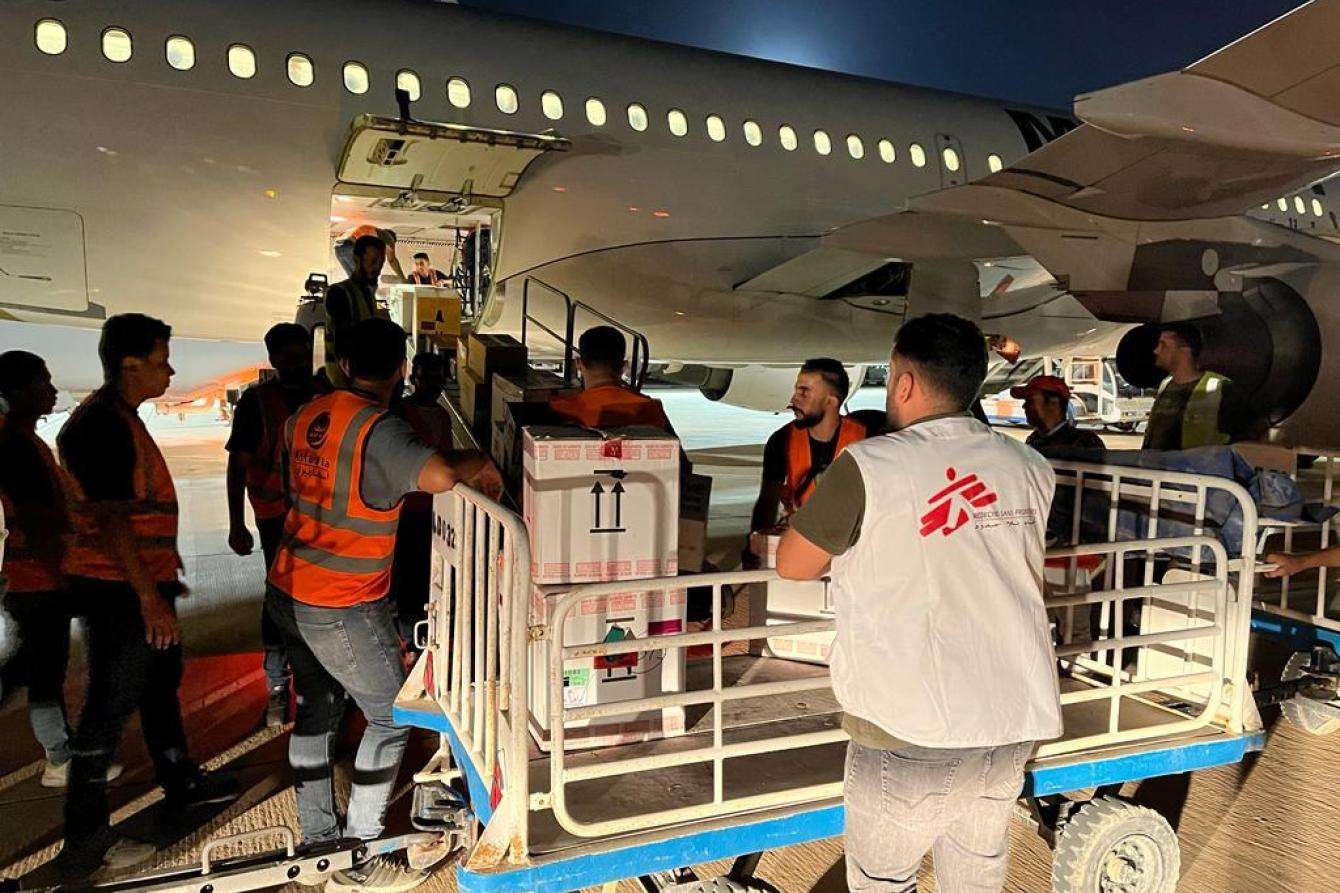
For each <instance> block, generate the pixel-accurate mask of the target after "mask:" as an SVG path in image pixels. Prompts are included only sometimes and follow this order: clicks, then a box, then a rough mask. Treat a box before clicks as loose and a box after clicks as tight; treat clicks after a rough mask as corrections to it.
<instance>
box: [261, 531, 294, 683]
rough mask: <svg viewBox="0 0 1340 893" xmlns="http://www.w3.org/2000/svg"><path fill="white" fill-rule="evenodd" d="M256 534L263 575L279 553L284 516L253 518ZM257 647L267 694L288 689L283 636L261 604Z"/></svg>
mask: <svg viewBox="0 0 1340 893" xmlns="http://www.w3.org/2000/svg"><path fill="white" fill-rule="evenodd" d="M256 532H257V533H259V534H260V539H261V554H262V555H264V556H265V572H266V573H267V574H268V573H269V572H270V566H271V565H272V564H274V563H275V554H276V553H278V552H279V541H280V539H281V538H282V537H283V535H284V516H283V515H280V516H279V517H277V518H266V519H264V520H262V519H260V518H257V519H256ZM261 646H262V647H263V648H264V649H265V661H264V666H265V684H266V686H267V687H268V688H269V690H270V691H274V690H275V689H278V688H284V689H286V688H288V682H289V669H288V652H287V651H285V650H284V636H283V634H282V633H281V632H280V631H279V627H278V626H276V625H275V622H274V620H273V619H272V618H271V617H270V612H269V611H266V610H265V602H264V601H263V600H262V602H261Z"/></svg>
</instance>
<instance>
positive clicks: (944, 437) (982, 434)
mask: <svg viewBox="0 0 1340 893" xmlns="http://www.w3.org/2000/svg"><path fill="white" fill-rule="evenodd" d="M964 438H971V439H972V440H974V441H977V442H978V443H976V444H975V445H977V446H979V447H985V448H987V449H990V450H992V451H993V452H994V453H995V454H996V456H997V457H998V459H999V461H1003V462H1011V461H1016V462H1022V463H1024V464H1026V465H1027V466H1029V467H1030V468H1034V469H1036V470H1038V471H1039V472H1042V471H1044V470H1045V473H1046V474H1048V475H1051V474H1053V472H1052V468H1051V465H1050V463H1048V462H1047V460H1046V459H1044V458H1043V457H1042V456H1041V455H1039V454H1038V452H1037V450H1035V449H1033V448H1032V447H1030V446H1028V445H1027V444H1026V443H1024V442H1022V441H1019V440H1016V439H1015V438H1013V437H1010V436H1008V435H1006V434H1002V433H1000V432H999V431H997V430H995V429H994V428H992V427H991V426H990V425H986V424H983V423H982V422H979V421H978V420H977V419H975V418H973V417H972V416H970V415H968V414H966V413H963V414H954V415H950V416H943V417H941V418H936V419H927V420H925V421H921V422H917V423H916V424H912V425H908V426H907V427H906V428H902V429H901V430H898V431H892V432H890V433H888V434H883V435H880V436H877V437H867V438H866V439H865V440H860V441H857V442H856V443H854V444H852V445H851V446H849V447H847V450H846V452H847V453H850V454H851V455H852V456H853V458H855V459H856V461H857V462H858V463H860V462H862V461H865V460H866V458H867V457H874V456H883V455H888V454H889V453H890V452H894V453H897V452H901V451H905V450H906V451H923V450H930V451H942V450H945V449H947V448H952V446H956V445H957V443H958V442H959V441H961V440H963V439H964ZM948 439H953V440H954V441H955V443H954V444H950V443H949V442H948Z"/></svg>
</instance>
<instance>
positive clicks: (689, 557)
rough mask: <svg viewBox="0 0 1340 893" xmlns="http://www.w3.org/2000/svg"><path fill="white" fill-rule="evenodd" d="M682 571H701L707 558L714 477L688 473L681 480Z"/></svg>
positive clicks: (680, 570)
mask: <svg viewBox="0 0 1340 893" xmlns="http://www.w3.org/2000/svg"><path fill="white" fill-rule="evenodd" d="M679 486H680V494H679V572H680V573H681V574H682V573H685V572H687V573H692V574H700V573H702V571H703V563H704V562H705V561H706V560H707V515H708V511H709V509H710V508H711V504H712V479H711V478H710V477H708V476H707V475H705V474H693V473H692V472H689V473H688V474H684V475H682V476H681V477H680V481H679Z"/></svg>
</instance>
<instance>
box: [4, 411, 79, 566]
mask: <svg viewBox="0 0 1340 893" xmlns="http://www.w3.org/2000/svg"><path fill="white" fill-rule="evenodd" d="M16 436H25V437H30V438H31V440H32V443H33V446H34V448H35V449H36V450H37V454H38V456H39V457H40V458H41V460H42V466H43V468H44V469H45V470H46V472H47V475H48V477H49V478H50V480H51V487H52V489H53V491H55V492H56V494H57V497H58V498H59V499H60V501H61V502H62V503H64V502H65V496H64V495H63V494H64V493H65V492H67V491H68V489H69V488H68V487H67V486H66V484H65V480H64V478H65V474H64V472H63V471H62V470H61V468H60V466H59V465H57V464H56V457H55V456H53V455H51V448H50V447H48V446H47V445H46V444H45V443H44V442H43V441H42V439H41V438H39V437H37V436H36V435H28V434H26V433H24V434H19V435H16ZM18 514H19V507H18V506H17V505H15V504H14V501H13V500H12V499H10V498H9V496H8V495H6V494H5V493H4V492H0V517H4V518H7V519H8V522H7V523H8V524H9V525H10V527H9V533H8V535H7V536H6V537H5V540H4V544H3V546H4V548H3V552H0V554H3V555H4V561H3V563H2V564H0V570H3V572H4V575H5V577H6V579H7V580H8V585H9V591H10V592H51V591H52V590H55V589H59V588H61V582H62V580H61V569H60V566H59V564H60V559H59V557H58V556H59V555H60V553H61V551H63V549H59V550H54V555H53V554H52V553H50V552H49V553H47V554H38V552H36V551H34V550H33V549H31V548H30V547H29V544H28V538H27V536H26V535H25V534H24V532H23V530H22V528H21V527H20V526H19V525H18V524H16V523H15V518H17V517H18ZM0 526H3V525H0Z"/></svg>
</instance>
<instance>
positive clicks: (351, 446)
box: [269, 390, 401, 608]
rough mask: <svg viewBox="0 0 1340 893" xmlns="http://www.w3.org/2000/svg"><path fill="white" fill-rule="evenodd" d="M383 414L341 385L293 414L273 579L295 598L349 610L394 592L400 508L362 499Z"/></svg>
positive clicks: (286, 444)
mask: <svg viewBox="0 0 1340 893" xmlns="http://www.w3.org/2000/svg"><path fill="white" fill-rule="evenodd" d="M384 415H386V409H385V408H383V407H382V406H381V404H379V403H377V402H376V401H375V400H372V399H370V398H368V397H365V396H363V395H362V394H358V393H355V392H353V391H346V390H339V391H334V392H333V393H330V394H325V395H323V396H321V397H317V398H316V399H315V400H313V401H312V402H311V403H308V404H307V405H306V406H304V407H302V408H301V409H299V410H298V411H297V412H296V413H294V414H293V416H292V417H291V418H290V419H289V421H288V424H287V425H286V431H285V436H284V448H285V461H286V463H287V466H288V497H289V510H288V516H287V517H286V518H285V519H284V537H283V539H282V540H281V542H280V545H279V552H278V554H277V555H275V561H274V565H273V566H272V567H271V568H270V576H269V582H270V585H272V586H274V587H275V588H276V589H278V590H279V591H281V592H283V593H286V594H287V595H288V596H289V597H290V598H293V599H295V600H297V601H300V602H304V603H306V604H309V605H319V606H321V607H328V608H344V607H348V606H350V605H356V604H360V603H362V602H368V601H376V600H377V599H379V598H381V597H383V596H384V595H386V593H387V592H388V591H389V590H390V587H391V559H392V556H393V555H394V554H395V536H396V526H397V524H398V523H399V521H400V508H401V505H400V503H397V504H396V506H395V508H392V509H386V510H383V509H375V508H373V507H371V506H369V505H368V504H367V503H365V502H364V501H363V496H362V479H363V463H364V451H365V449H366V448H367V442H368V436H369V435H370V434H371V433H372V427H373V425H375V424H376V423H377V422H378V421H379V420H380V419H381V418H382V416H384Z"/></svg>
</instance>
